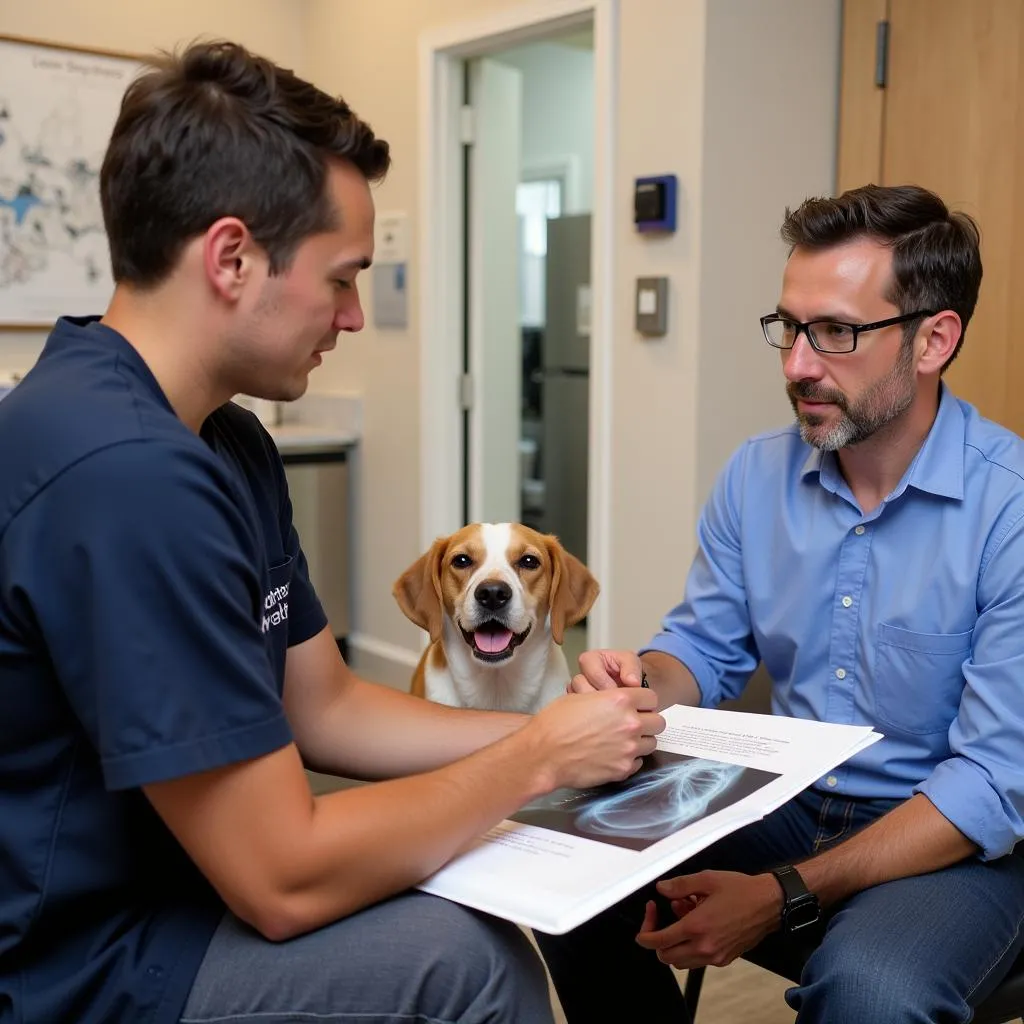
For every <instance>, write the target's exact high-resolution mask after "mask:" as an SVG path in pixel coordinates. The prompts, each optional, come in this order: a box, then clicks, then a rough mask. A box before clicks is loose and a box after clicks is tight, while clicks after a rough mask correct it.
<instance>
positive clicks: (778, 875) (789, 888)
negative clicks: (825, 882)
mask: <svg viewBox="0 0 1024 1024" xmlns="http://www.w3.org/2000/svg"><path fill="white" fill-rule="evenodd" d="M772 874H773V875H774V876H775V879H776V881H777V882H778V883H779V885H781V886H782V895H783V897H784V898H785V901H786V903H787V904H789V903H792V902H793V901H794V900H797V899H799V898H800V897H801V896H810V894H811V893H810V890H809V889H808V888H807V886H806V885H804V880H803V879H802V878H801V877H800V872H799V871H797V869H796V868H795V867H793V865H792V864H784V865H783V866H782V867H781V868H775V869H774V870H773V871H772Z"/></svg>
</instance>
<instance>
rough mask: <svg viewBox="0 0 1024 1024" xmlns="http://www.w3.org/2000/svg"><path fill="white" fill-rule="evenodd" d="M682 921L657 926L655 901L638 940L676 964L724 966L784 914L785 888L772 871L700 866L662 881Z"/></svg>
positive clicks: (662, 888)
mask: <svg viewBox="0 0 1024 1024" xmlns="http://www.w3.org/2000/svg"><path fill="white" fill-rule="evenodd" d="M658 891H659V892H660V893H661V894H662V895H663V896H666V897H667V898H668V899H669V900H670V901H671V905H672V911H673V913H674V914H675V915H676V916H677V917H678V920H677V921H674V922H673V923H672V924H670V925H667V926H666V927H664V928H658V927H657V924H658V922H657V919H656V913H657V912H656V905H655V903H654V902H653V901H651V902H649V903H648V904H647V910H646V913H645V914H644V921H643V925H642V926H641V929H640V934H639V935H637V937H636V941H637V942H638V943H639V945H641V946H643V947H644V948H645V949H653V950H654V951H655V952H656V953H657V954H658V959H659V960H661V961H662V963H666V964H671V965H672V966H673V967H679V968H688V967H706V966H712V967H725V965H726V964H730V963H732V962H733V960H735V959H736V958H737V957H738V956H741V955H742V954H743V953H745V952H746V951H747V950H748V949H753V948H754V946H756V945H757V944H758V943H759V942H760V941H761V940H762V939H763V938H764V937H765V936H766V935H768V934H769V933H770V932H773V931H776V930H777V929H778V927H779V925H780V922H781V919H782V889H781V888H780V886H779V883H778V882H777V881H776V880H775V878H774V877H773V876H772V875H770V874H763V875H744V874H740V873H739V872H735V871H701V872H700V873H699V874H696V875H680V876H679V877H677V878H668V879H665V880H664V881H661V882H659V883H658Z"/></svg>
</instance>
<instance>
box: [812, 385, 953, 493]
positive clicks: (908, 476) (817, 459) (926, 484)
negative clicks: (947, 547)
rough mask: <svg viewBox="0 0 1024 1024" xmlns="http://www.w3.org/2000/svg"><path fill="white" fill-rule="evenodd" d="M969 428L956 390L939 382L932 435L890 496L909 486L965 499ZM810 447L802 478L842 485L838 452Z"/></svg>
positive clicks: (828, 485)
mask: <svg viewBox="0 0 1024 1024" xmlns="http://www.w3.org/2000/svg"><path fill="white" fill-rule="evenodd" d="M966 434H967V428H966V424H965V423H964V414H963V410H962V409H961V408H960V403H959V402H958V401H957V400H956V398H955V396H954V395H953V393H952V392H951V391H950V390H949V388H947V387H946V385H945V384H944V383H940V385H939V409H938V412H937V413H936V415H935V422H934V423H932V428H931V430H929V431H928V436H927V437H926V438H925V439H924V444H923V445H921V448H920V450H919V451H918V453H917V455H915V456H914V459H913V461H912V462H911V463H910V465H909V466H908V467H907V471H906V472H905V473H904V474H903V479H902V480H901V481H900V482H899V484H898V485H897V487H896V488H895V490H894V491H893V492H892V494H891V495H890V497H892V498H895V497H897V496H899V495H900V494H902V493H903V492H904V491H905V490H906V489H907V488H908V487H913V488H915V489H916V490H919V491H926V492H927V493H929V494H936V495H938V496H939V497H943V498H954V499H956V500H958V501H959V500H962V499H963V496H964V459H963V451H964V440H965V438H966ZM808 447H809V448H810V451H809V452H808V453H807V458H806V459H805V460H804V464H803V468H802V469H801V470H800V478H801V479H802V480H803V479H806V478H807V477H809V476H810V475H811V474H813V473H817V474H818V480H819V482H820V483H821V485H822V486H823V487H825V488H826V489H827V490H830V491H835V490H836V488H837V486H838V485H839V481H840V479H841V478H840V475H839V465H838V462H837V461H836V456H835V452H823V451H821V450H819V449H818V448H812V447H810V446H808Z"/></svg>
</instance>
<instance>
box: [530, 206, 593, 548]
mask: <svg viewBox="0 0 1024 1024" xmlns="http://www.w3.org/2000/svg"><path fill="white" fill-rule="evenodd" d="M541 365H542V367H543V372H542V375H541V386H542V409H543V412H542V420H543V427H542V430H541V445H540V452H539V459H540V464H541V479H542V480H543V481H544V488H543V503H544V511H543V515H542V517H541V521H542V523H543V529H545V530H546V531H547V532H548V533H554V534H556V535H557V536H558V538H559V539H560V540H561V541H562V543H563V544H564V545H565V547H566V548H567V549H568V550H569V551H571V552H572V553H573V554H574V555H576V557H577V558H580V559H582V560H583V561H586V559H587V458H588V437H589V419H590V416H589V412H590V398H589V390H590V215H589V214H575V215H572V216H567V217H556V218H553V219H551V220H549V221H548V235H547V257H546V259H545V324H544V340H543V350H542V363H541Z"/></svg>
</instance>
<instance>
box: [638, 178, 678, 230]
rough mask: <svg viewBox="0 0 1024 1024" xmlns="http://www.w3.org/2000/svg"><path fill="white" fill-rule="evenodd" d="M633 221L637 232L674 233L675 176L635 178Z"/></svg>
mask: <svg viewBox="0 0 1024 1024" xmlns="http://www.w3.org/2000/svg"><path fill="white" fill-rule="evenodd" d="M633 221H634V223H635V224H636V229H637V231H675V229H676V176H675V175H674V174H660V175H656V176H654V177H650V178H637V179H636V187H635V191H634V193H633Z"/></svg>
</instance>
